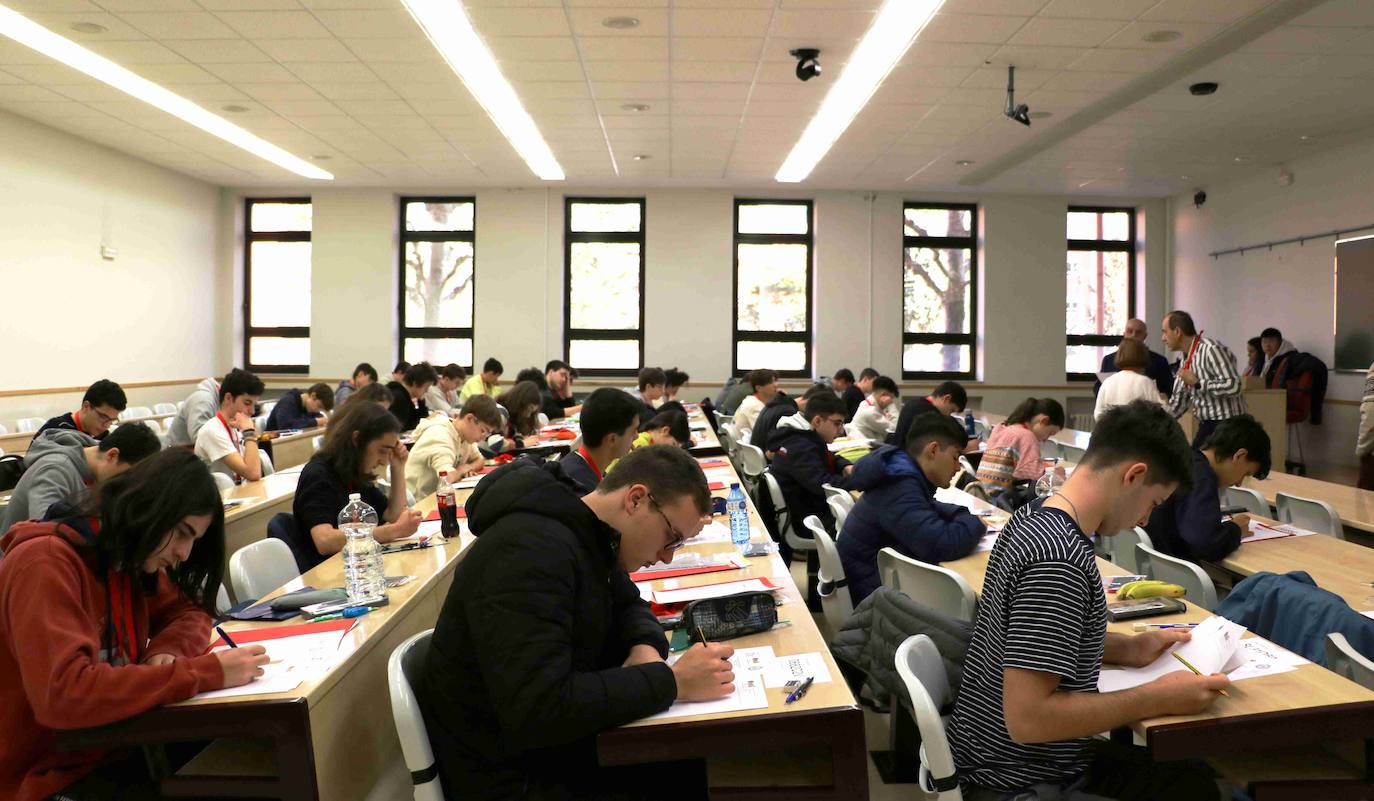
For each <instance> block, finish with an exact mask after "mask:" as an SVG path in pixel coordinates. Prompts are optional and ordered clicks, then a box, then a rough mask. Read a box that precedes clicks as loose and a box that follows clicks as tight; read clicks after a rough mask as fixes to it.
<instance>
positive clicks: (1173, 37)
mask: <svg viewBox="0 0 1374 801" xmlns="http://www.w3.org/2000/svg"><path fill="white" fill-rule="evenodd" d="M1182 37H1183V34H1181V33H1179V32H1178V31H1150V32H1149V33H1147V34H1145V35H1144V36H1142V37H1140V41H1142V42H1150V43H1152V44H1160V43H1162V42H1176V41H1178V40H1179V39H1181V38H1182Z"/></svg>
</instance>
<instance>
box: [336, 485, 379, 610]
mask: <svg viewBox="0 0 1374 801" xmlns="http://www.w3.org/2000/svg"><path fill="white" fill-rule="evenodd" d="M376 527H377V510H376V509H373V508H372V507H371V506H368V505H367V504H366V503H363V499H362V495H360V494H359V493H356V492H355V493H353V494H351V495H349V496H348V505H347V506H345V507H344V508H343V511H341V512H339V530H340V531H342V532H343V533H344V537H345V538H346V539H345V540H344V547H343V563H344V589H345V590H346V591H347V592H348V600H349V602H350V603H354V604H359V603H370V602H373V601H376V600H377V599H379V598H383V597H385V596H386V586H385V585H386V574H385V573H384V572H383V570H382V549H381V546H379V545H378V544H377V541H376V540H374V539H373V538H372V529H374V528H376Z"/></svg>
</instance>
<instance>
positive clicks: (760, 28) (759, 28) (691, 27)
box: [673, 8, 772, 37]
mask: <svg viewBox="0 0 1374 801" xmlns="http://www.w3.org/2000/svg"><path fill="white" fill-rule="evenodd" d="M771 17H772V14H771V13H770V12H768V11H764V10H755V9H730V8H712V9H684V8H679V9H675V10H674V11H673V35H674V36H736V37H738V36H745V37H754V36H760V37H761V36H763V35H764V33H765V31H766V30H767V28H768V23H769V20H770V18H771Z"/></svg>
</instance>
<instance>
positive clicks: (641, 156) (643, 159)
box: [634, 153, 653, 161]
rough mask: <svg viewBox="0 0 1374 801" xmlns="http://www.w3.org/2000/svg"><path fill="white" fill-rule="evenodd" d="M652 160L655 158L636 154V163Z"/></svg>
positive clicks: (644, 154)
mask: <svg viewBox="0 0 1374 801" xmlns="http://www.w3.org/2000/svg"><path fill="white" fill-rule="evenodd" d="M651 158H653V156H650V155H649V154H647V153H636V154H635V155H634V159H635V161H648V160H649V159H651Z"/></svg>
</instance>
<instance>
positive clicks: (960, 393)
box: [930, 381, 968, 412]
mask: <svg viewBox="0 0 1374 801" xmlns="http://www.w3.org/2000/svg"><path fill="white" fill-rule="evenodd" d="M946 395H948V396H949V398H950V400H952V401H954V405H955V406H957V407H959V411H961V412H962V411H963V410H964V407H965V406H967V405H968V391H967V390H965V389H964V385H963V384H960V383H959V382H958V381H945V382H944V383H942V384H940V386H938V387H936V388H935V389H933V390H931V393H930V397H932V398H943V397H945V396H946Z"/></svg>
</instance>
